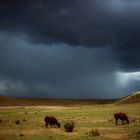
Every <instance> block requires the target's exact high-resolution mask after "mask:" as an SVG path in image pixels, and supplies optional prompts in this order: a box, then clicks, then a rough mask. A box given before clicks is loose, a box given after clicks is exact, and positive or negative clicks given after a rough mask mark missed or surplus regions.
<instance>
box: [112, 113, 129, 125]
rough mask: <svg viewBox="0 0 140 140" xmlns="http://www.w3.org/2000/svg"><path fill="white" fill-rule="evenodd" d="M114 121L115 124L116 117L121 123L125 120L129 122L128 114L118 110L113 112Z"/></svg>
mask: <svg viewBox="0 0 140 140" xmlns="http://www.w3.org/2000/svg"><path fill="white" fill-rule="evenodd" d="M114 118H115V122H116V125H117V121H118V119H120V120H122V124H124V121H126V123H127V124H129V120H128V116H127V115H126V114H125V113H122V112H119V113H115V114H114Z"/></svg>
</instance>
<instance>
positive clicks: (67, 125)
mask: <svg viewBox="0 0 140 140" xmlns="http://www.w3.org/2000/svg"><path fill="white" fill-rule="evenodd" d="M74 127H75V124H74V122H73V121H67V122H66V123H65V124H64V128H65V131H66V132H72V131H73V128H74Z"/></svg>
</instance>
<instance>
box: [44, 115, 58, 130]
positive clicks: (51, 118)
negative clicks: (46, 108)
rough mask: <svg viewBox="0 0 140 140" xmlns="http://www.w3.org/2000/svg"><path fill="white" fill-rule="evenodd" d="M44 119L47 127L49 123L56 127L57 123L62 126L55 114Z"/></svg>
mask: <svg viewBox="0 0 140 140" xmlns="http://www.w3.org/2000/svg"><path fill="white" fill-rule="evenodd" d="M44 121H45V125H46V127H48V125H50V126H54V127H55V125H57V126H58V127H59V128H60V123H59V122H58V121H57V119H56V118H55V117H53V116H46V117H45V119H44Z"/></svg>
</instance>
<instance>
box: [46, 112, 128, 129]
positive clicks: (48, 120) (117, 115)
mask: <svg viewBox="0 0 140 140" xmlns="http://www.w3.org/2000/svg"><path fill="white" fill-rule="evenodd" d="M114 119H115V123H116V125H117V124H118V123H117V121H118V119H120V120H122V124H125V123H124V121H126V123H127V124H129V120H128V116H127V115H126V114H125V113H122V112H119V113H115V114H114ZM44 121H45V126H46V127H48V125H49V126H51V127H52V126H53V127H55V126H57V127H59V128H60V123H59V122H58V120H57V119H56V118H55V117H54V116H46V117H45V118H44Z"/></svg>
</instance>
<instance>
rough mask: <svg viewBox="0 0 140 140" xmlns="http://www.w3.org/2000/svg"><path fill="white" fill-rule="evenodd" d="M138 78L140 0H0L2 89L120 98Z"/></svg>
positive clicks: (58, 95)
mask: <svg viewBox="0 0 140 140" xmlns="http://www.w3.org/2000/svg"><path fill="white" fill-rule="evenodd" d="M139 83H140V1H139V0H86V1H85V0H20V1H19V0H1V1H0V95H10V96H18V97H46V98H69V99H71V98H80V99H81V98H82V99H83V98H84V99H87V98H88V99H92V98H120V97H123V96H126V95H128V94H131V93H133V92H135V91H137V90H140V84H139Z"/></svg>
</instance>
